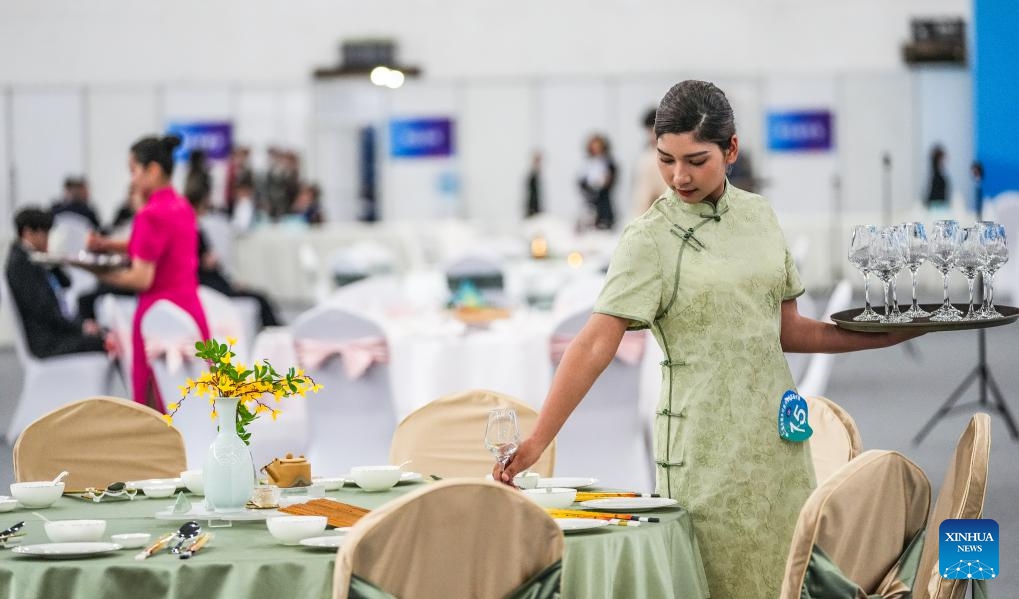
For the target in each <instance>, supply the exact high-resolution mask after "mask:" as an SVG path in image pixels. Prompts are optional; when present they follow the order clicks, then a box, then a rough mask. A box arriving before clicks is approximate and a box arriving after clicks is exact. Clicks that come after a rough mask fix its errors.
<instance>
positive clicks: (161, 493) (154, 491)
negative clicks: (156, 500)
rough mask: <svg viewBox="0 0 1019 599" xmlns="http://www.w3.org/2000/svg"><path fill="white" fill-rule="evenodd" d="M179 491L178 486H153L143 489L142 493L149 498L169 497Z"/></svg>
mask: <svg viewBox="0 0 1019 599" xmlns="http://www.w3.org/2000/svg"><path fill="white" fill-rule="evenodd" d="M176 490H177V485H166V484H153V485H145V486H143V487H142V492H143V493H145V495H146V496H148V497H169V496H170V495H173V492H174V491H176Z"/></svg>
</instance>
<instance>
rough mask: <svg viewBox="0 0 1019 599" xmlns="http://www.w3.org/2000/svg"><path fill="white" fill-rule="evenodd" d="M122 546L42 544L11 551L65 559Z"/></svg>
mask: <svg viewBox="0 0 1019 599" xmlns="http://www.w3.org/2000/svg"><path fill="white" fill-rule="evenodd" d="M120 549H121V546H120V545H118V544H116V543H42V544H39V545H21V546H20V547H14V548H13V549H11V551H13V552H14V553H17V554H18V555H28V556H31V557H46V558H51V559H63V558H69V557H85V556H87V555H100V554H103V553H110V552H111V551H119V550H120Z"/></svg>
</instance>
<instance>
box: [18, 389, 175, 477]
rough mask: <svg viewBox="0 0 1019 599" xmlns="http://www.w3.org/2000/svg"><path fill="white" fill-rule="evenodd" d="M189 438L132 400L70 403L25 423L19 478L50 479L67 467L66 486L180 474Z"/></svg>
mask: <svg viewBox="0 0 1019 599" xmlns="http://www.w3.org/2000/svg"><path fill="white" fill-rule="evenodd" d="M186 469H187V460H186V458H185V454H184V439H183V437H181V434H180V433H179V432H178V431H177V429H175V428H172V427H168V426H166V422H164V421H163V420H162V418H160V414H159V412H156V411H155V410H153V409H152V408H149V407H146V406H143V405H140V404H137V403H135V402H133V401H130V400H127V399H119V398H115V397H93V398H90V399H85V400H81V401H76V402H72V403H69V404H67V405H65V406H63V407H61V408H58V409H56V410H53V411H52V412H50V413H49V414H46V415H45V416H42V417H41V418H39V419H37V420H36V421H35V422H33V423H32V424H30V425H28V427H27V428H25V430H24V432H22V433H21V436H20V437H18V441H17V443H15V445H14V476H15V478H16V479H17V480H18V481H34V480H50V479H52V478H53V477H54V476H56V475H57V474H59V473H60V471H61V470H67V471H68V472H70V474H69V475H68V476H67V477H66V478H65V479H64V484H65V487H64V488H65V491H72V490H84V489H85V488H86V487H97V488H104V487H106V485H108V484H110V483H112V482H118V481H120V482H124V481H129V480H140V479H146V478H167V477H174V478H175V477H177V476H180V473H181V471H182V470H186Z"/></svg>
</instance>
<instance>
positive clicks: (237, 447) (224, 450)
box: [202, 397, 255, 512]
mask: <svg viewBox="0 0 1019 599" xmlns="http://www.w3.org/2000/svg"><path fill="white" fill-rule="evenodd" d="M237 402H238V400H237V398H236V397H217V398H216V414H218V416H219V434H217V435H216V439H215V440H214V441H213V442H212V445H210V446H209V453H208V454H207V455H206V457H205V468H204V469H203V470H202V480H203V482H204V485H205V500H206V504H211V507H212V508H214V509H215V511H217V512H237V511H241V510H243V509H244V506H245V505H246V504H247V503H248V500H249V499H251V494H252V493H253V492H254V489H255V467H254V464H253V463H252V461H251V452H250V451H248V446H247V445H245V444H244V441H242V440H241V438H240V437H238V436H237V425H236V422H237Z"/></svg>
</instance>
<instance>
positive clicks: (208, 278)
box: [188, 190, 279, 327]
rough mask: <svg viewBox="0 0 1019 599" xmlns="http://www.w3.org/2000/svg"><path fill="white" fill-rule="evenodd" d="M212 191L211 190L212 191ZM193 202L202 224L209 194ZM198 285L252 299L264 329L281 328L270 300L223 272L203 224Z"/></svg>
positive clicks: (199, 231) (199, 228) (208, 204)
mask: <svg viewBox="0 0 1019 599" xmlns="http://www.w3.org/2000/svg"><path fill="white" fill-rule="evenodd" d="M210 191H211V190H210ZM188 201H190V202H191V206H192V208H194V210H195V213H196V214H197V215H198V218H199V223H200V222H201V216H202V215H203V214H205V213H207V212H208V211H209V208H210V203H209V193H206V194H205V195H204V196H202V197H199V198H194V199H192V198H191V197H189V198H188ZM236 214H237V213H236V212H235V213H234V215H235V216H236ZM197 256H198V284H199V285H204V286H206V287H209V288H212V289H215V290H216V291H218V292H220V293H222V294H223V295H225V296H227V297H250V298H252V299H254V300H255V301H257V302H258V308H259V315H260V317H261V322H262V326H263V327H275V326H279V318H277V317H276V310H275V309H274V308H273V306H272V304H271V303H269V299H268V298H267V297H266V296H265V294H263V293H259V292H257V291H253V290H250V289H245V288H244V287H242V286H240V285H234V284H233V283H232V282H231V281H230V279H229V278H227V276H226V273H224V272H223V267H222V264H220V262H219V256H217V255H216V252H215V251H213V249H212V246H211V245H210V244H209V239H208V237H206V235H205V232H204V231H203V230H202V228H201V224H199V226H198V254H197Z"/></svg>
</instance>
